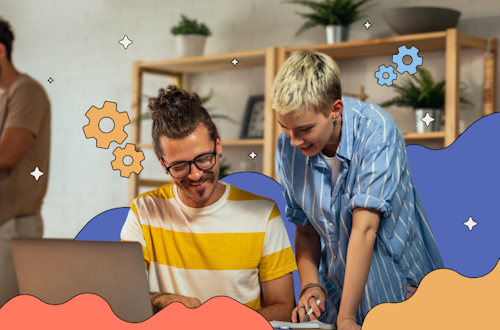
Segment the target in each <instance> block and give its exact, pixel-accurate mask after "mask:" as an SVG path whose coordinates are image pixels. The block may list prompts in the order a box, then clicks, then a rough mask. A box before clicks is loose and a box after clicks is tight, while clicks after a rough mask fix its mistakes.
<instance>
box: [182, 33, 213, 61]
mask: <svg viewBox="0 0 500 330" xmlns="http://www.w3.org/2000/svg"><path fill="white" fill-rule="evenodd" d="M175 39H176V43H177V52H178V55H179V57H190V56H202V55H203V53H204V52H205V43H206V40H207V37H206V36H204V35H200V34H181V35H176V36H175Z"/></svg>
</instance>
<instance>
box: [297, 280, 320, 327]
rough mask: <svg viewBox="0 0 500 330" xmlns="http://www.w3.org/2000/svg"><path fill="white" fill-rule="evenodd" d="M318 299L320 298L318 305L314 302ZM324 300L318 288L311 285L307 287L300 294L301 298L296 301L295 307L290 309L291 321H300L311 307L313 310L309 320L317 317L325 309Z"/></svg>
mask: <svg viewBox="0 0 500 330" xmlns="http://www.w3.org/2000/svg"><path fill="white" fill-rule="evenodd" d="M318 299H321V302H320V304H319V306H318V305H317V304H316V300H318ZM325 300H326V297H325V295H324V294H323V291H321V289H320V288H317V287H312V288H309V289H307V290H306V291H304V293H303V294H302V298H300V300H299V302H298V303H297V307H295V308H294V309H293V310H292V322H293V323H298V322H302V319H303V318H304V316H305V315H306V314H307V312H309V310H310V309H311V308H312V309H313V312H312V314H311V316H310V318H309V320H310V321H313V320H317V319H319V317H320V316H321V313H322V312H324V311H325V310H326V309H325ZM302 306H304V307H302Z"/></svg>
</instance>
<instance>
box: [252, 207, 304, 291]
mask: <svg viewBox="0 0 500 330" xmlns="http://www.w3.org/2000/svg"><path fill="white" fill-rule="evenodd" d="M296 269H297V264H296V262H295V257H294V254H293V250H292V247H291V245H290V239H289V237H288V233H287V231H286V228H285V224H284V223H283V219H282V218H281V214H280V211H279V209H278V206H277V205H276V203H274V208H273V210H272V212H271V215H270V216H269V220H268V221H267V224H266V231H265V236H264V247H263V249H262V260H261V262H260V264H259V278H260V281H261V282H267V281H271V280H274V279H276V278H279V277H282V276H284V275H286V274H288V273H291V272H293V271H294V270H296Z"/></svg>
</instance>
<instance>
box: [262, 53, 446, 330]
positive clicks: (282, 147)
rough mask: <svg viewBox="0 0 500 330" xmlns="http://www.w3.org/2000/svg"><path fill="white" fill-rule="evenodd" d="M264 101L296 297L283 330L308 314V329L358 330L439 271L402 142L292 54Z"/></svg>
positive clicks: (321, 67) (325, 70) (309, 58)
mask: <svg viewBox="0 0 500 330" xmlns="http://www.w3.org/2000/svg"><path fill="white" fill-rule="evenodd" d="M271 95H272V99H273V100H272V102H273V103H272V106H273V109H274V110H275V111H276V115H277V119H278V122H279V124H280V125H281V126H282V128H283V133H282V134H281V135H280V136H279V138H278V147H277V151H276V172H277V174H278V178H279V181H280V183H281V186H282V188H283V195H284V196H285V199H286V203H287V209H286V215H287V216H288V217H290V221H292V222H293V223H294V224H295V225H296V234H295V253H296V259H297V264H298V271H299V275H300V282H301V287H302V290H301V292H300V300H299V301H298V303H297V306H296V307H295V308H294V310H293V311H292V321H293V322H300V321H301V320H302V319H303V317H304V315H305V314H306V312H308V311H309V310H310V309H311V308H312V309H313V314H312V315H311V320H314V319H320V320H321V321H324V322H327V323H331V324H335V325H336V326H337V329H360V325H361V324H362V323H363V320H364V318H365V317H366V314H367V313H368V311H369V310H370V309H371V308H373V307H374V306H375V305H377V304H380V303H384V302H401V301H403V300H405V299H407V297H409V296H411V294H413V292H415V290H416V287H418V285H419V283H420V281H421V280H422V278H423V277H424V276H425V275H426V274H427V273H429V272H430V271H432V270H434V269H437V268H444V264H443V261H442V259H441V255H440V253H439V251H438V248H437V244H436V241H435V239H434V236H433V234H432V231H431V228H430V226H429V222H428V219H427V215H426V213H425V210H424V206H423V205H422V202H421V200H420V197H419V195H418V192H417V190H416V188H415V184H414V182H413V178H412V175H411V172H410V167H409V165H408V161H407V159H406V149H405V141H404V139H403V136H402V135H401V132H400V130H399V129H398V127H397V126H396V124H395V122H394V120H393V118H392V117H391V116H389V115H388V114H387V113H386V112H385V111H384V110H383V109H381V108H380V107H378V106H377V105H373V104H369V103H365V102H360V101H357V100H354V99H350V98H342V97H341V86H340V75H339V70H338V67H337V65H336V63H335V62H334V61H333V60H332V58H330V57H329V56H327V55H325V54H322V53H318V52H315V51H303V52H294V53H292V54H291V56H290V57H289V58H288V59H287V60H286V61H285V63H284V64H283V67H282V68H281V69H280V71H279V73H278V75H277V77H276V78H275V81H274V85H273V88H272V91H271ZM317 299H321V303H320V304H319V306H318V305H317V304H316V301H317Z"/></svg>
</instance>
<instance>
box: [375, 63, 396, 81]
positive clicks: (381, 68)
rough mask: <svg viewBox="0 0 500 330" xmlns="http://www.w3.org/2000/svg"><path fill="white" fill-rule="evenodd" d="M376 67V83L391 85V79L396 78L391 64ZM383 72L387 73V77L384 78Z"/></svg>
mask: <svg viewBox="0 0 500 330" xmlns="http://www.w3.org/2000/svg"><path fill="white" fill-rule="evenodd" d="M378 69H379V70H378V71H375V78H378V84H379V85H380V86H384V84H386V85H387V86H391V85H392V81H393V80H396V78H397V77H398V76H397V75H396V73H394V67H393V66H392V65H389V66H387V67H386V66H385V65H383V64H382V65H381V66H379V67H378ZM384 73H388V74H389V78H384Z"/></svg>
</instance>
